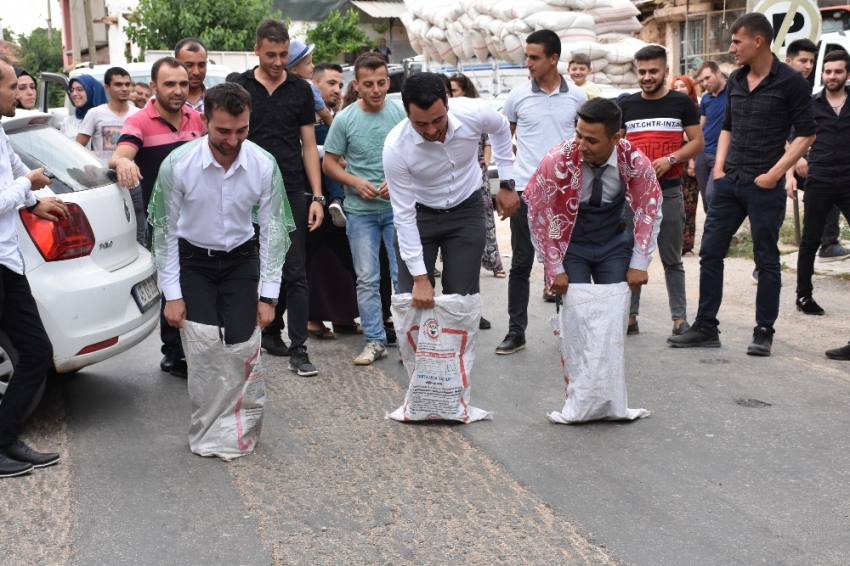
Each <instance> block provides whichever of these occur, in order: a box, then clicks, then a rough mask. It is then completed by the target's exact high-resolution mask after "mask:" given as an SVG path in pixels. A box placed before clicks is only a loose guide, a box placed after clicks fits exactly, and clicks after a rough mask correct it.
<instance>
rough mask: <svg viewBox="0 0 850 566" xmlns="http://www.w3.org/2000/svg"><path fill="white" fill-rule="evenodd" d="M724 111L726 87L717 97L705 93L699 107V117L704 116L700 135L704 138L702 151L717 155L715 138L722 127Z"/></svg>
mask: <svg viewBox="0 0 850 566" xmlns="http://www.w3.org/2000/svg"><path fill="white" fill-rule="evenodd" d="M725 109H726V87H723V90H721V91H720V94H718V95H717V96H715V95H713V94H711V93H710V92H707V93H705V95H704V96H703V97H702V101H701V102H700V105H699V115H700V116H705V125H704V126H703V127H702V135H703V137H704V138H705V148H704V149H703V151H706V152H708V153H717V138H719V137H720V130H721V128H722V126H723V111H724V110H725Z"/></svg>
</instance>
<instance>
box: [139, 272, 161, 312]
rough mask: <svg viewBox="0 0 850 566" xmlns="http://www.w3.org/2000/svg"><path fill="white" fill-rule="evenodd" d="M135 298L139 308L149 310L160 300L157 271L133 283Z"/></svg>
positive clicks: (143, 310)
mask: <svg viewBox="0 0 850 566" xmlns="http://www.w3.org/2000/svg"><path fill="white" fill-rule="evenodd" d="M133 298H134V299H136V304H137V305H139V310H141V311H142V312H145V311H147V310H148V309H149V308H151V307H152V306H154V305H155V304H156V303H157V302H158V301H159V288H158V287H157V286H156V273H154V274H153V275H151V276H150V277H148V278H147V279H145V280H144V281H142V282H141V283H136V284H135V285H133Z"/></svg>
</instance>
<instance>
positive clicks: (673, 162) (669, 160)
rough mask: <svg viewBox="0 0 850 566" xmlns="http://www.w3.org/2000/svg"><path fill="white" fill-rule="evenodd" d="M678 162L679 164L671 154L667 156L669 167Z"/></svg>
mask: <svg viewBox="0 0 850 566" xmlns="http://www.w3.org/2000/svg"><path fill="white" fill-rule="evenodd" d="M678 162H679V160H678V159H676V156H675V155H673V154H672V153H671V154H670V155H668V156H667V163H669V164H670V165H675V164H677V163H678Z"/></svg>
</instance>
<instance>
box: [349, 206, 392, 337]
mask: <svg viewBox="0 0 850 566" xmlns="http://www.w3.org/2000/svg"><path fill="white" fill-rule="evenodd" d="M345 219H346V222H347V226H346V229H345V231H346V234H347V235H348V243H349V245H350V246H351V258H352V259H353V260H354V271H355V272H356V273H357V307H358V308H359V309H360V325H361V326H362V327H363V336H364V338H366V342H378V343H380V344H382V345H384V346H386V344H387V333H386V332H385V331H384V314H383V309H382V308H381V263H380V260H379V253H380V249H381V242H383V244H384V248H385V249H386V250H387V256H388V258H389V260H390V277H391V278H392V280H393V287H394V288H395V289H396V292H398V264H397V263H396V255H395V250H394V249H393V240H394V238H395V228H394V227H393V213H392V211H391V210H389V211H387V212H383V213H381V214H350V213H347V212H346V213H345Z"/></svg>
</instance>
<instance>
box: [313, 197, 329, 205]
mask: <svg viewBox="0 0 850 566" xmlns="http://www.w3.org/2000/svg"><path fill="white" fill-rule="evenodd" d="M313 202H318V203H321V205H322V206H325V203H326V202H327V201H326V200H325V197H324V196H320V197H315V196H314V197H313Z"/></svg>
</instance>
